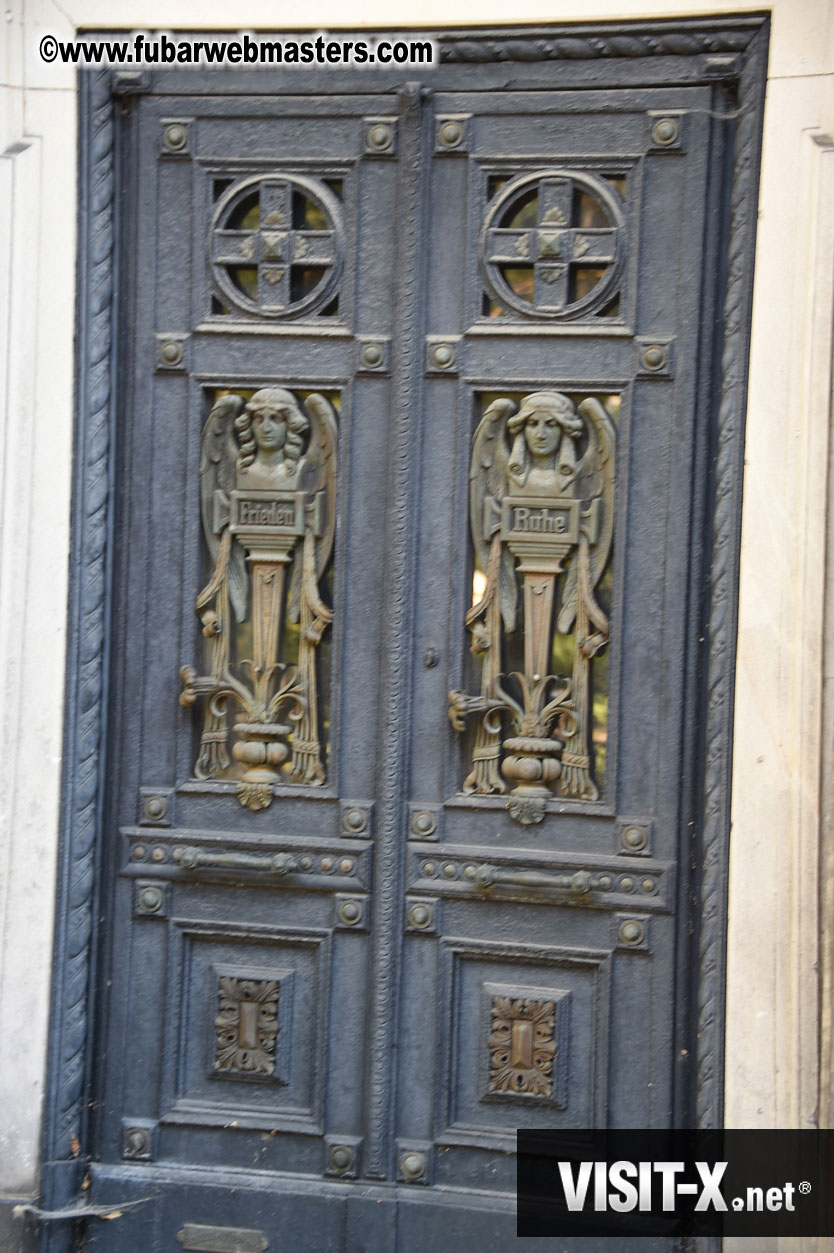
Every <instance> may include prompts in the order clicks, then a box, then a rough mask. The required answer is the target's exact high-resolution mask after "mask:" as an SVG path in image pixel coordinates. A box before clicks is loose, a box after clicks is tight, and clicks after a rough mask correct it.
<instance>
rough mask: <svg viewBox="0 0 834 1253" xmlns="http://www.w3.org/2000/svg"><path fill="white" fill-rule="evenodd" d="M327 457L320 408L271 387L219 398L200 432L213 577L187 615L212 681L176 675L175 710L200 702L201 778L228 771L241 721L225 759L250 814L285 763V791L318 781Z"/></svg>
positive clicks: (189, 671)
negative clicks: (288, 635) (293, 642)
mask: <svg viewBox="0 0 834 1253" xmlns="http://www.w3.org/2000/svg"><path fill="white" fill-rule="evenodd" d="M336 449H337V428H336V418H335V414H334V412H333V408H332V406H331V405H330V403H329V402H328V401H327V400H326V399H325V398H324V397H323V396H321V395H318V394H315V393H314V394H313V395H311V396H309V397H308V398H307V400H306V402H305V403H304V404H301V403H299V401H298V400H297V399H296V397H295V396H294V395H293V394H292V392H289V391H285V390H284V389H283V388H280V387H266V388H262V389H261V390H259V391H256V392H255V393H254V395H252V397H251V399H250V400H249V401H248V402H246V401H245V400H244V399H243V397H242V396H239V395H235V394H234V393H232V394H227V395H224V396H222V397H221V398H220V399H219V400H218V401H217V402H216V404H215V405H214V407H213V408H212V411H211V413H210V415H209V418H208V421H207V422H206V425H205V427H204V429H203V437H202V450H201V457H200V494H201V501H202V517H203V532H204V535H205V539H206V544H207V546H208V550H209V553H210V556H211V560H212V562H213V563H214V568H213V571H212V574H211V577H210V579H209V581H208V583H207V584H206V586H205V587H204V588H203V590H202V591H201V592H200V594H199V596H198V597H197V602H196V609H197V614H198V616H199V618H200V621H201V622H202V624H203V635H204V636H206V638H207V639H208V640H209V641H210V672H209V674H207V675H199V674H198V673H197V671H196V670H195V669H194V667H192V666H185V667H183V669H182V671H181V672H180V673H181V677H182V680H183V684H184V686H183V691H182V694H181V696H180V703H181V704H182V705H184V706H189V705H192V704H194V702H195V701H196V700H197V698H198V697H200V696H205V697H207V705H206V711H205V717H204V723H203V733H202V737H201V741H200V752H199V755H198V758H197V763H196V766H195V774H196V776H197V778H199V779H209V778H213V777H216V776H217V775H219V774H221V773H222V772H223V771H224V770H226V769H227V768H228V766H229V765H230V761H229V755H228V738H229V727H228V712H229V701H230V700H231V701H232V702H234V704H235V705H236V706H237V707H238V709H239V710H240V712H239V713H238V715H237V719H236V725H235V727H234V734H235V739H236V742H235V743H234V745H233V747H232V755H233V756H234V758H235V760H236V761H238V762H240V763H241V765H243V766H244V767H245V770H244V773H243V777H242V780H241V782H240V784H239V787H238V798H239V800H240V803H241V805H244V806H247V807H248V808H249V809H263V808H266V806H268V805H269V804H271V801H272V795H273V784H274V783H275V782H277V781H278V780H279V778H280V775H279V769H280V767H281V766H282V765H283V763H284V762H285V761H286V760H287V758H288V757H289V756H290V753H292V759H291V763H290V771H289V780H290V781H291V782H294V783H306V784H312V785H318V784H321V783H323V782H324V778H325V772H324V766H323V764H322V750H321V743H320V738H319V727H318V706H317V689H316V648H317V646H318V644H319V643H320V642H321V639H322V636H323V634H324V632H325V630H326V629H327V627H328V626H329V625H330V623H331V621H332V619H333V613H332V610H331V609H328V608H327V606H325V605H324V603H323V602H322V600H321V597H320V594H319V582H320V580H321V578H322V575H323V574H324V572H325V569H326V567H327V565H328V562H329V561H330V556H331V553H332V550H333V535H334V529H335V521H336ZM285 618H288V619H289V621H290V622H292V623H297V624H298V625H299V644H298V661H297V664H296V665H291V666H290V665H286V664H285V663H284V662H282V661H281V660H280V658H281V646H282V629H283V626H284V621H285ZM244 622H248V623H250V624H251V649H252V656H251V657H245V658H241V659H239V660H238V659H236V657H235V651H236V650H235V648H234V646H233V633H234V629H235V627H234V624H235V623H244ZM281 717H286V718H287V719H288V721H279V718H281ZM291 733H292V740H291V742H290V739H289V737H290V734H291Z"/></svg>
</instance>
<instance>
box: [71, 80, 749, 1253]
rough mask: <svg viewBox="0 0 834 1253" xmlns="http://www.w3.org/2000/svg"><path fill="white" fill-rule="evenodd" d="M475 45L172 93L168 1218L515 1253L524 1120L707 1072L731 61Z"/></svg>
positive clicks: (140, 1067) (129, 323)
mask: <svg viewBox="0 0 834 1253" xmlns="http://www.w3.org/2000/svg"><path fill="white" fill-rule="evenodd" d="M675 65H676V66H677V67H678V69H680V66H678V61H677V58H675ZM618 72H619V71H618ZM438 73H439V75H440V77H439V79H438V81H437V82H436V83H435V87H436V90H433V91H429V90H423V91H420V90H419V89H418V86H415V85H413V84H408V85H404V86H402V87H401V89H398V90H393V89H392V87H391V82H389V81H386V80H384V79H381V78H379V77H378V76H377V72H373V73H372V74H370V75H369V76H368V77H367V79H362V83H364V82H367V83H368V89H367V91H366V90H365V89H364V87H363V91H362V93H355V92H351V91H348V90H343V87H344V81H345V80H344V78H341V77H340V78H339V79H333V80H328V81H327V82H325V80H324V79H322V80H321V85H322V86H323V89H324V90H326V89H327V88H328V87H329V85H330V82H335V83H336V84H337V87H338V90H337V91H335V92H334V93H333V94H330V95H327V94H321V95H316V94H313V93H312V92H311V93H310V94H302V91H301V87H300V86H299V85H298V84H299V82H300V80H298V79H295V78H293V79H287V78H286V76H285V77H283V78H281V77H280V76H279V79H278V80H277V86H276V90H275V91H274V92H269V93H268V92H267V91H266V88H264V89H263V94H252V90H251V87H250V88H249V91H247V90H246V85H247V84H251V83H252V82H255V81H257V82H258V83H259V87H260V85H262V81H263V80H261V79H260V78H258V79H256V78H255V76H252V77H247V76H245V75H244V76H241V75H237V74H229V75H224V76H223V84H224V85H225V87H226V88H227V90H224V91H221V90H215V89H212V90H209V86H210V85H209V83H208V82H204V81H203V79H202V78H201V77H200V76H199V75H198V74H197V73H196V72H195V74H193V75H189V76H188V77H187V79H186V78H183V77H182V76H181V75H176V74H173V75H167V76H166V75H158V76H154V79H153V82H152V83H151V85H150V89H149V90H147V91H144V92H142V93H140V94H139V95H137V96H136V97H135V99H133V100H132V101H131V103H130V106H129V108H127V107H126V109H125V117H124V119H123V122H122V130H121V134H122V139H121V158H120V159H121V171H122V185H123V188H124V196H123V204H122V207H121V210H120V218H119V222H120V230H121V238H122V245H121V247H122V258H123V261H122V271H121V277H122V287H121V295H120V345H121V347H120V352H121V354H122V356H121V362H122V379H123V383H122V388H121V394H120V401H119V413H118V419H119V420H118V432H117V451H116V460H117V470H116V476H115V477H116V485H117V489H118V491H117V516H116V531H115V537H116V544H115V551H116V559H115V569H114V588H115V590H114V602H113V621H114V632H113V660H112V664H111V679H110V683H111V689H112V698H111V706H112V710H113V713H112V718H111V723H110V734H109V742H108V763H109V764H108V771H107V778H108V786H107V800H106V813H107V819H106V841H105V844H106V853H105V863H106V864H105V868H104V880H103V882H104V884H105V887H104V889H103V895H102V900H103V902H104V906H103V908H104V913H105V915H106V922H105V927H104V944H103V948H102V956H101V979H100V985H101V989H102V991H101V996H100V1004H99V1015H98V1021H99V1026H98V1039H99V1042H100V1058H101V1064H100V1066H99V1068H98V1073H97V1079H96V1093H97V1101H98V1111H97V1115H96V1118H97V1124H96V1128H97V1129H96V1136H97V1146H98V1148H97V1158H98V1160H97V1162H96V1164H95V1166H94V1169H93V1194H94V1197H95V1198H96V1199H105V1200H108V1201H109V1200H110V1199H113V1200H115V1199H122V1200H123V1199H124V1198H125V1196H128V1197H130V1196H134V1195H135V1196H137V1197H139V1196H146V1195H150V1196H152V1197H153V1201H152V1202H151V1203H149V1204H148V1205H147V1206H146V1207H145V1208H142V1209H139V1210H136V1211H131V1212H130V1214H129V1215H127V1216H126V1221H125V1222H124V1223H123V1224H122V1225H121V1226H120V1228H119V1231H118V1233H117V1236H118V1241H119V1243H118V1247H119V1249H120V1250H128V1249H134V1248H135V1249H139V1248H147V1247H153V1248H157V1247H158V1248H160V1249H161V1248H167V1247H172V1248H173V1247H175V1246H177V1247H180V1246H182V1245H184V1246H185V1247H195V1248H197V1247H201V1248H202V1247H206V1248H209V1247H215V1245H217V1247H220V1246H222V1245H223V1241H224V1240H226V1241H227V1242H228V1241H230V1240H233V1239H237V1240H238V1242H239V1243H240V1242H241V1241H242V1242H243V1244H244V1245H246V1241H247V1240H251V1241H254V1242H255V1243H254V1244H253V1247H267V1244H263V1243H260V1244H259V1243H258V1241H267V1242H268V1247H278V1246H279V1243H280V1245H281V1246H282V1247H283V1245H284V1244H285V1243H289V1242H290V1241H295V1242H296V1243H297V1244H298V1246H299V1247H300V1248H301V1249H310V1250H312V1249H317V1250H318V1249H325V1248H327V1249H333V1250H339V1249H345V1250H348V1249H350V1250H355V1249H360V1248H367V1249H369V1250H370V1249H375V1250H377V1249H379V1250H381V1249H391V1250H392V1253H393V1251H394V1250H397V1251H398V1253H405V1251H406V1250H408V1249H410V1248H411V1247H412V1245H416V1244H417V1241H418V1240H419V1241H420V1245H421V1247H422V1248H438V1249H440V1248H444V1247H451V1245H450V1243H449V1241H451V1242H452V1243H454V1244H455V1246H456V1247H458V1246H461V1247H462V1242H463V1241H465V1240H469V1239H471V1238H472V1233H473V1232H475V1231H476V1230H477V1231H478V1232H479V1233H480V1234H479V1236H478V1241H479V1247H483V1248H484V1249H492V1248H495V1249H497V1248H499V1247H500V1248H503V1247H505V1246H506V1245H507V1243H508V1242H509V1243H512V1242H513V1240H514V1208H513V1207H514V1193H515V1161H514V1156H513V1150H514V1147H515V1134H516V1130H517V1128H518V1127H519V1126H524V1127H571V1128H582V1127H591V1126H611V1127H617V1126H620V1127H623V1126H626V1127H627V1126H636V1127H642V1126H657V1127H663V1126H675V1125H687V1124H688V1123H690V1122H691V1120H692V1117H693V1114H692V1077H691V1071H690V1066H689V1058H690V1055H691V1052H692V1049H693V1028H692V994H693V986H694V985H693V979H692V974H691V964H692V952H693V950H692V938H691V937H692V931H693V926H694V921H695V917H696V904H697V892H698V881H697V873H695V872H696V870H697V868H696V866H695V864H694V863H693V861H692V857H691V850H692V847H693V844H692V840H693V839H694V838H695V836H696V834H697V829H698V822H699V812H698V799H697V798H698V783H699V771H700V767H699V756H698V753H699V746H700V745H701V738H700V736H701V732H700V718H701V709H702V698H701V682H702V659H701V646H702V643H703V634H704V632H703V617H704V611H703V607H702V592H703V584H704V580H705V578H706V574H707V558H708V542H707V540H708V535H707V527H706V523H705V517H706V511H707V507H708V505H709V503H710V492H711V487H710V465H709V459H710V456H711V453H712V447H713V434H712V431H713V417H712V411H713V396H714V392H715V380H716V373H717V360H716V342H717V340H716V337H715V332H714V326H715V324H716V322H717V321H718V316H719V315H718V312H717V300H718V292H719V290H720V279H721V267H722V264H723V257H724V244H723V242H722V226H723V223H724V221H725V202H726V193H727V188H726V170H725V166H726V165H727V155H728V147H727V142H728V140H727V135H726V132H725V131H724V130H723V129H722V128H721V127H720V126H717V125H716V123H715V120H714V118H713V116H712V114H713V113H714V106H715V104H716V92H717V91H718V90H719V89H718V88H716V87H715V86H714V85H713V84H712V83H711V82H710V81H709V76H708V75H706V74H704V73H694V72H693V73H686V74H684V73H675V74H671V72H670V76H669V79H668V83H672V84H677V83H686V84H687V85H685V86H684V85H681V86H678V85H666V84H664V81H661V78H660V76H659V75H658V74H657V73H656V72H655V71H654V70H653V71H652V75H650V76H649V78H647V79H646V80H644V81H647V82H648V81H651V82H652V83H653V84H654V85H651V86H639V87H635V86H629V85H628V75H627V74H625V73H623V74H622V76H621V78H622V82H621V83H619V82H618V80H617V74H614V75H613V78H611V79H610V80H609V81H608V82H607V83H606V84H605V85H601V83H600V80H599V78H598V77H597V78H594V77H592V78H591V79H590V80H589V81H588V82H587V84H586V85H585V86H584V87H583V89H581V90H580V89H578V87H579V86H580V85H581V84H579V83H577V82H576V81H575V76H574V78H573V79H572V80H571V81H570V82H569V83H568V85H567V86H565V88H564V89H561V90H554V89H553V87H554V82H556V81H558V80H554V79H553V77H552V76H550V77H548V75H547V74H545V72H544V70H542V69H541V68H539V69H537V70H536V71H535V73H534V74H533V77H534V79H537V81H535V82H534V83H531V82H529V81H526V82H525V81H524V80H523V78H522V77H521V76H518V75H516V76H513V77H511V78H510V79H508V80H507V82H503V83H501V84H500V85H499V83H498V82H497V81H496V80H495V75H496V68H495V65H494V64H485V65H484V66H480V65H479V64H478V58H475V59H474V61H473V62H472V63H471V64H467V65H465V66H458V67H457V68H455V67H454V66H452V67H450V66H448V65H447V66H445V67H444V68H443V69H442V71H438ZM361 77H362V76H360V75H357V80H358V79H360V78H361ZM568 77H569V78H570V76H568ZM218 81H219V80H218ZM392 81H393V80H392ZM637 81H643V80H639V79H638V80H637ZM195 85H196V86H195ZM357 85H360V86H361V85H362V84H361V83H357ZM533 87H535V88H536V89H532V88H533ZM270 415H271V416H270ZM537 422H539V423H541V424H542V425H546V424H547V423H548V422H549V423H550V427H551V429H552V432H554V433H553V434H552V439H553V440H554V441H555V443H553V445H552V446H548V450H547V451H544V452H542V451H541V449H539V450H538V451H537V446H536V445H535V436H534V435H533V434H530V433H529V432H530V431H532V429H533V427H534V426H535V424H536V423H537ZM270 423H272V427H275V428H279V430H280V434H279V436H278V437H276V438H277V439H278V440H279V442H280V448H279V453H280V455H278V454H275V455H273V451H271V448H270V445H269V442H268V440H269V437H268V435H267V436H264V431H266V430H267V429H268V428H270ZM293 440H295V443H293ZM328 440H330V443H328ZM247 441H248V442H247ZM485 441H491V442H489V449H491V452H490V457H492V461H491V462H490V464H489V465H486V462H485V461H484V457H485V449H486V448H487V442H485ZM542 447H544V446H543V445H542ZM554 448H555V449H556V451H555V452H554V451H553V450H554ZM496 449H497V450H498V451H497V452H496ZM273 450H274V446H273ZM496 467H497V468H496ZM496 476H497V477H496ZM331 524H332V531H333V544H332V552H331V551H330V548H329V547H328V543H329V541H327V535H328V534H329V529H328V528H330V527H331ZM398 571H399V575H398V574H397V572H398ZM392 572H393V575H392ZM403 572H405V576H404V577H401V576H402V574H403ZM403 587H405V589H406V590H405V592H404V593H403V591H402V588H403ZM551 597H552V604H551V601H550V599H549V598H551ZM195 606H196V609H195ZM571 606H572V608H571ZM294 607H295V608H294ZM305 614H306V615H307V616H306V617H305ZM392 623H394V624H399V625H397V629H396V631H394V630H393V628H392ZM276 641H277V642H276ZM276 662H277V663H280V664H279V665H278V668H277V669H276V667H275V665H273V663H276ZM282 666H285V667H287V668H286V669H282V668H281V667H282ZM514 675H515V677H513V676H514ZM519 675H521V676H522V677H519ZM178 676H180V678H178ZM554 676H555V677H554ZM282 683H283V684H285V687H286V692H287V695H286V696H285V698H284V700H285V703H284V704H283V705H282V704H281V702H280V701H279V700H278V695H276V693H279V689H280V690H282V691H283V690H284V689H281V684H282ZM259 684H260V686H258V685H259ZM534 689H536V690H537V691H539V696H536V695H535V693H534ZM264 693H266V695H264ZM392 693H393V694H394V696H395V697H396V700H395V699H394V696H392ZM531 693H533V694H531ZM536 700H538V702H539V703H538V705H537V706H536V708H535V709H534V708H533V706H534V705H535V702H536ZM276 701H277V702H278V703H277V704H276ZM259 702H260V703H259ZM293 702H294V703H293ZM531 702H532V703H531ZM548 702H550V704H552V706H553V712H551V713H550V714H543V713H542V708H543V706H544V705H545V704H547V703H548ZM557 706H558V708H557ZM548 708H550V705H548ZM531 710H532V713H531ZM534 715H535V716H534ZM305 771H307V773H306V774H305ZM239 1190H242V1192H243V1193H244V1194H245V1197H244V1199H241V1192H240V1191H239ZM106 1226H107V1225H106V1224H105V1225H103V1226H102V1228H100V1229H98V1230H96V1231H91V1232H90V1244H91V1247H97V1248H101V1249H109V1248H115V1247H116V1245H115V1244H113V1243H112V1241H113V1240H114V1239H116V1236H114V1235H113V1234H112V1233H111V1232H109V1231H107V1230H105V1227H106ZM197 1228H204V1229H205V1228H213V1229H215V1230H214V1234H211V1232H209V1233H208V1234H206V1231H205V1230H203V1231H202V1234H201V1232H200V1231H199V1230H196V1229H197ZM192 1229H194V1230H192ZM195 1231H196V1234H195ZM235 1231H237V1232H238V1235H237V1236H235V1235H234V1232H235ZM241 1231H242V1232H243V1233H244V1234H243V1235H241V1234H240V1232H241ZM218 1232H220V1234H217V1233H218ZM224 1232H225V1235H224V1234H223V1233H224ZM246 1233H249V1234H246ZM253 1233H254V1234H253ZM178 1239H179V1245H177V1240H178ZM200 1240H202V1241H203V1244H200V1243H199V1241H200ZM189 1241H190V1242H191V1244H189ZM212 1241H214V1243H212ZM218 1241H219V1242H220V1243H219V1245H218ZM444 1241H445V1243H444ZM223 1247H225V1246H223ZM236 1247H237V1246H236ZM246 1247H248V1245H246ZM646 1247H649V1245H648V1244H647V1245H646ZM657 1247H662V1246H661V1245H660V1244H658V1246H657Z"/></svg>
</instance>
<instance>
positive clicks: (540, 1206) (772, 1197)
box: [518, 1130, 834, 1238]
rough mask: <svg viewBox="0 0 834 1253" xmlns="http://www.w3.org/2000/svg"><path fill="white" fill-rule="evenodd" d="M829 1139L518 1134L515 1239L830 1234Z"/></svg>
mask: <svg viewBox="0 0 834 1253" xmlns="http://www.w3.org/2000/svg"><path fill="white" fill-rule="evenodd" d="M832 1167H834V1132H827V1131H646V1130H634V1131H625V1130H617V1131H571V1132H558V1131H519V1133H518V1234H519V1236H571V1235H572V1236H597V1237H605V1236H608V1237H611V1238H615V1237H620V1238H622V1237H625V1236H664V1235H668V1236H721V1235H736V1236H759V1237H762V1236H776V1235H780V1236H799V1235H802V1236H822V1235H830V1234H834V1196H832V1189H831V1187H830V1182H829V1181H830V1179H831V1178H832Z"/></svg>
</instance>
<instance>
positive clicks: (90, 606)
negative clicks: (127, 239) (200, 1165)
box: [44, 71, 114, 1162]
mask: <svg viewBox="0 0 834 1253" xmlns="http://www.w3.org/2000/svg"><path fill="white" fill-rule="evenodd" d="M81 90H82V92H85V93H86V94H87V96H88V102H89V105H88V117H89V130H88V135H87V142H88V148H87V151H86V166H87V169H88V171H89V175H90V191H89V201H88V209H89V212H88V215H87V222H86V231H85V235H84V237H83V238H82V240H81V250H80V257H81V263H82V266H84V265H85V263H86V265H85V268H82V270H81V273H82V274H83V275H84V287H83V289H82V292H81V300H80V306H79V322H80V326H79V335H80V336H81V337H82V339H81V342H82V343H83V346H84V347H83V357H82V358H81V360H80V364H79V410H78V418H77V433H76V481H75V487H74V492H75V499H74V504H73V538H72V555H71V562H72V572H73V573H72V592H71V597H72V599H71V601H70V618H69V631H70V636H69V648H68V655H67V656H68V676H69V677H68V687H67V707H66V732H65V754H64V782H63V788H62V801H63V829H62V834H61V840H62V848H61V854H60V859H59V893H60V895H59V900H58V912H57V922H56V953H57V954H58V955H60V958H61V959H62V960H61V962H60V964H59V962H58V961H56V971H57V972H58V974H57V976H56V979H55V988H54V993H53V1009H52V1023H51V1028H50V1031H51V1040H50V1045H51V1048H50V1051H51V1062H50V1073H51V1086H50V1093H49V1097H50V1102H49V1110H48V1115H47V1120H46V1123H45V1129H44V1160H45V1161H46V1162H55V1161H65V1162H66V1161H71V1160H72V1159H75V1158H78V1157H79V1156H82V1155H83V1151H84V1140H85V1132H86V1122H87V1100H86V1097H87V1092H86V1080H87V1064H88V1043H89V1017H90V1003H89V1000H90V984H91V974H92V947H91V941H92V933H93V893H94V885H95V871H96V865H95V862H96V857H95V853H96V843H97V834H98V828H99V806H100V795H101V787H100V782H101V764H102V763H101V742H102V720H103V717H104V710H105V701H104V699H103V686H104V685H103V679H104V664H105V662H104V653H105V649H104V636H105V610H106V600H107V566H106V559H107V537H108V505H109V490H108V474H109V451H110V411H111V405H110V402H111V347H112V294H113V190H114V153H113V145H114V121H113V104H112V100H111V96H110V74H109V72H108V71H98V72H95V73H93V74H92V75H90V76H89V78H88V77H87V76H86V75H82V87H81ZM82 168H83V167H82ZM82 186H83V184H82ZM83 194H84V193H83V191H82V196H83ZM82 203H83V201H82Z"/></svg>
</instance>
